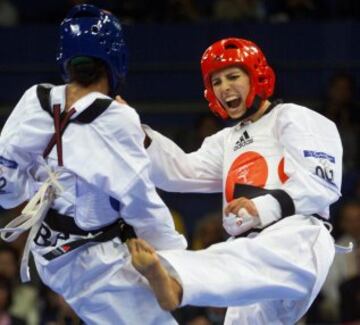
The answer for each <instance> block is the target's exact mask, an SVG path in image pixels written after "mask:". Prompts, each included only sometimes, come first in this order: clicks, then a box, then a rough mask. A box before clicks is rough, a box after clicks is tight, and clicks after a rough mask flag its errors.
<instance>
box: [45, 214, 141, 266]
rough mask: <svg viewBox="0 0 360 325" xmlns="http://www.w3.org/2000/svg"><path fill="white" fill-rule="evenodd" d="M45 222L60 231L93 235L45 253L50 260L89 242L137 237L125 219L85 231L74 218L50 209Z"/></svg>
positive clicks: (123, 240) (124, 239) (70, 233)
mask: <svg viewBox="0 0 360 325" xmlns="http://www.w3.org/2000/svg"><path fill="white" fill-rule="evenodd" d="M44 222H45V223H46V224H47V225H48V226H49V227H50V228H51V230H53V231H57V232H60V233H64V234H68V235H80V236H88V235H89V234H91V235H93V236H92V237H89V238H81V239H77V240H74V241H72V242H70V243H66V244H64V245H62V246H59V247H57V248H55V249H53V250H52V251H50V252H48V253H46V254H45V255H43V257H44V258H45V259H47V260H49V261H50V260H53V259H54V258H56V257H59V256H61V255H64V254H66V253H69V252H70V251H73V250H74V249H76V248H79V247H81V246H83V245H85V244H87V243H92V242H95V243H103V242H106V241H109V240H112V239H114V238H119V239H120V240H121V241H122V242H123V243H124V242H126V240H128V239H131V238H136V234H135V231H134V228H133V227H132V226H130V225H128V224H127V223H126V222H125V221H124V220H123V219H118V220H117V221H116V222H114V223H112V224H110V225H108V226H105V227H103V228H100V229H96V230H90V231H85V230H82V229H81V228H79V227H78V226H77V225H76V223H75V220H74V218H72V217H69V216H66V215H62V214H59V213H58V212H57V211H56V210H53V209H50V210H49V212H48V215H47V216H46V218H45V220H44Z"/></svg>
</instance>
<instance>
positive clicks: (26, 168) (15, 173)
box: [0, 86, 36, 209]
mask: <svg viewBox="0 0 360 325" xmlns="http://www.w3.org/2000/svg"><path fill="white" fill-rule="evenodd" d="M35 87H36V86H34V87H32V88H30V89H29V90H27V91H26V92H25V94H24V95H23V96H22V98H21V99H20V101H19V102H18V103H17V105H16V106H15V108H14V110H13V111H12V113H11V115H10V116H9V118H8V119H7V121H6V123H5V125H4V127H3V129H2V131H1V136H0V205H1V206H2V207H3V208H5V209H11V208H14V207H16V206H18V205H20V204H21V203H23V202H24V201H26V200H28V199H29V198H31V197H32V196H33V194H34V192H35V187H36V186H35V182H34V180H33V177H32V176H31V174H30V168H31V167H32V164H33V157H32V155H31V152H29V151H27V150H26V146H31V145H34V142H33V141H32V140H31V138H29V137H23V130H24V128H26V126H27V127H30V128H31V127H32V128H33V126H34V124H33V123H27V122H26V120H27V119H28V118H29V116H33V115H32V114H31V113H32V112H29V110H27V106H28V102H29V98H30V97H31V96H32V94H33V93H34V91H35ZM24 139H26V141H24Z"/></svg>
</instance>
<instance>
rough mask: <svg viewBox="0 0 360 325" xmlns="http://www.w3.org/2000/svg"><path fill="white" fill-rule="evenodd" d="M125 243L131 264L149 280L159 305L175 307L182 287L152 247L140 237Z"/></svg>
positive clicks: (179, 298)
mask: <svg viewBox="0 0 360 325" xmlns="http://www.w3.org/2000/svg"><path fill="white" fill-rule="evenodd" d="M126 244H127V246H128V248H129V251H130V254H131V261H132V264H133V266H134V267H135V269H136V270H137V271H138V272H139V273H141V274H142V275H143V276H144V277H145V278H146V279H147V280H148V281H149V284H150V286H151V288H152V289H153V291H154V293H155V296H156V298H157V300H158V302H159V305H160V307H161V308H162V309H164V310H168V311H170V310H174V309H176V307H178V306H179V304H180V302H181V298H182V287H181V285H180V283H179V282H178V281H176V280H175V279H174V278H173V277H172V276H170V274H169V273H168V271H167V270H166V269H165V268H164V267H163V266H162V265H161V263H160V259H159V256H158V255H157V254H156V251H155V250H154V248H152V247H151V246H150V245H149V244H148V243H147V242H146V241H144V240H142V239H130V240H128V241H127V242H126Z"/></svg>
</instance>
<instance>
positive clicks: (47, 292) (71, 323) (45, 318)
mask: <svg viewBox="0 0 360 325" xmlns="http://www.w3.org/2000/svg"><path fill="white" fill-rule="evenodd" d="M41 296H42V302H43V306H42V311H41V320H40V324H41V325H77V324H83V323H82V322H81V320H80V319H79V317H77V315H76V314H75V312H74V311H73V310H72V309H71V307H70V306H69V305H68V304H67V303H66V301H65V300H64V299H63V298H62V297H61V296H60V295H58V294H57V293H55V292H54V291H52V290H51V289H49V288H48V287H46V286H42V288H41Z"/></svg>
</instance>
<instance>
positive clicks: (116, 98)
mask: <svg viewBox="0 0 360 325" xmlns="http://www.w3.org/2000/svg"><path fill="white" fill-rule="evenodd" d="M115 100H116V101H117V102H118V103H119V104H125V105H128V103H127V102H126V100H124V99H123V98H122V97H121V96H120V95H117V96H116V97H115Z"/></svg>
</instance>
